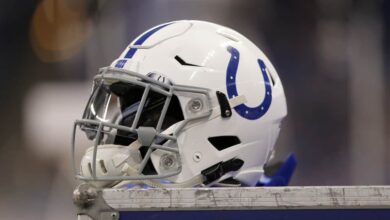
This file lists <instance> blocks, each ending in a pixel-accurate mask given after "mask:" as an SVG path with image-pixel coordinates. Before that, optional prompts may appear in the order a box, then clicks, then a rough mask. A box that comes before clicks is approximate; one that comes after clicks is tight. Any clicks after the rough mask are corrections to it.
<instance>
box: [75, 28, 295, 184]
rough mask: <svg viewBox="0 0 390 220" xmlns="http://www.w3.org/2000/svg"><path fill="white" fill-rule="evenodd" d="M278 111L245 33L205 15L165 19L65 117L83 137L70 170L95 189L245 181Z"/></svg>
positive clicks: (267, 148) (274, 86)
mask: <svg viewBox="0 0 390 220" xmlns="http://www.w3.org/2000/svg"><path fill="white" fill-rule="evenodd" d="M286 114H287V107H286V100H285V95H284V91H283V87H282V83H281V81H280V79H279V77H278V74H277V72H276V70H275V68H274V67H273V65H272V64H271V62H270V61H269V60H268V58H267V57H266V56H265V55H264V53H263V52H262V51H261V50H260V49H259V48H258V47H256V45H254V44H253V43H252V42H251V41H249V40H248V39H247V38H245V37H244V36H243V35H241V34H239V33H238V32H236V31H234V30H232V29H230V28H227V27H224V26H220V25H217V24H213V23H209V22H203V21H174V22H169V23H165V24H162V25H159V26H156V27H153V28H151V29H149V30H147V31H146V32H144V33H143V34H141V35H140V36H139V37H137V38H136V39H135V40H134V41H133V42H132V43H131V44H130V45H129V46H128V47H127V48H126V49H125V51H124V52H123V53H122V54H121V56H120V57H119V58H118V59H117V60H115V61H114V62H113V63H112V64H111V65H110V66H109V67H106V68H102V69H101V70H100V73H99V74H98V75H96V77H95V78H94V88H93V92H92V94H91V97H90V99H89V101H88V104H87V106H86V109H85V112H84V115H83V118H82V119H81V120H77V121H76V122H75V129H74V130H75V131H74V135H73V138H74V139H75V137H76V136H77V135H75V133H76V131H77V130H78V129H80V130H81V131H82V132H83V133H85V134H86V137H87V138H88V139H89V140H90V141H91V142H92V143H93V144H91V145H92V147H90V148H89V149H87V150H86V153H85V155H84V156H83V157H82V159H81V160H80V161H81V168H80V173H79V174H78V175H77V177H78V178H79V179H81V180H84V181H89V182H91V183H94V184H95V185H97V186H100V187H104V186H106V187H107V186H113V185H117V186H118V185H121V184H122V185H123V184H124V183H129V182H130V183H131V182H135V183H144V184H148V185H151V186H155V187H192V186H197V185H205V186H212V185H218V184H225V185H226V184H230V183H239V184H240V185H243V186H253V185H255V184H256V183H257V182H258V180H259V179H260V177H261V176H262V175H263V165H264V164H265V163H266V162H267V160H268V159H269V158H270V156H271V154H272V152H273V148H274V144H275V142H276V139H277V137H278V134H279V130H280V124H281V121H282V119H283V118H284V117H285V116H286ZM73 143H74V144H73V152H76V151H75V150H74V148H75V147H76V146H75V145H77V141H75V140H73ZM77 147H79V146H77ZM76 163H77V162H76Z"/></svg>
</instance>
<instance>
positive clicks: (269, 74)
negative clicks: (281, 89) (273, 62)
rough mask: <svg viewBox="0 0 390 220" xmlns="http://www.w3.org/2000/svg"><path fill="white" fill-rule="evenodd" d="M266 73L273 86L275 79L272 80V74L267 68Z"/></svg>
mask: <svg viewBox="0 0 390 220" xmlns="http://www.w3.org/2000/svg"><path fill="white" fill-rule="evenodd" d="M266 71H267V75H268V77H269V78H270V80H271V83H272V86H275V79H274V77H273V76H272V74H271V73H270V72H269V71H268V69H267V68H266Z"/></svg>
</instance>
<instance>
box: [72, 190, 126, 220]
mask: <svg viewBox="0 0 390 220" xmlns="http://www.w3.org/2000/svg"><path fill="white" fill-rule="evenodd" d="M73 202H74V204H75V205H76V207H77V215H87V216H89V217H90V218H92V219H93V220H118V219H119V212H118V211H116V210H115V209H113V208H112V207H111V206H109V205H108V204H107V203H106V201H105V200H104V198H103V191H102V190H100V189H97V188H95V187H94V186H92V185H90V184H87V183H83V184H81V185H79V186H78V187H77V188H76V189H75V190H74V192H73Z"/></svg>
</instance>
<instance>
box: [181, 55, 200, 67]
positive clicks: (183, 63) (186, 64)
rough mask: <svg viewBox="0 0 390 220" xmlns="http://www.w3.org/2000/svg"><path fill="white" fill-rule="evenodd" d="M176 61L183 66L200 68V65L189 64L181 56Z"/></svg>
mask: <svg viewBox="0 0 390 220" xmlns="http://www.w3.org/2000/svg"><path fill="white" fill-rule="evenodd" d="M175 60H176V61H177V62H178V63H180V64H181V65H182V66H196V67H200V66H199V65H196V64H192V63H187V62H186V61H184V60H183V59H182V58H181V57H179V56H177V55H176V56H175Z"/></svg>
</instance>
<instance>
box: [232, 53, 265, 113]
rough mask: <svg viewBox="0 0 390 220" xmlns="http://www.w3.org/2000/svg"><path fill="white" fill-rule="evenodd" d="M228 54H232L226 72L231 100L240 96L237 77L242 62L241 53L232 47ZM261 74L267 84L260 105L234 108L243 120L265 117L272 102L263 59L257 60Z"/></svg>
mask: <svg viewBox="0 0 390 220" xmlns="http://www.w3.org/2000/svg"><path fill="white" fill-rule="evenodd" d="M227 50H228V52H229V53H230V54H231V57H230V61H229V64H228V67H227V71H226V89H227V94H228V97H229V99H231V98H234V97H236V96H238V92H237V86H236V76H237V69H238V63H239V62H240V52H238V50H237V49H236V48H234V47H232V46H229V47H228V48H227ZM257 62H258V64H259V66H260V70H261V73H262V74H263V78H264V84H265V96H264V99H263V101H262V102H261V103H260V105H258V106H256V107H249V106H247V105H245V104H241V105H238V106H236V107H234V110H235V111H236V112H237V113H238V114H239V115H240V116H241V117H243V118H246V119H249V120H256V119H259V118H260V117H261V116H263V115H264V114H265V113H266V112H267V111H268V109H269V107H270V105H271V102H272V89H271V83H270V80H269V77H268V75H267V72H266V70H265V68H266V66H265V64H264V61H263V60H261V59H258V60H257Z"/></svg>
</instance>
